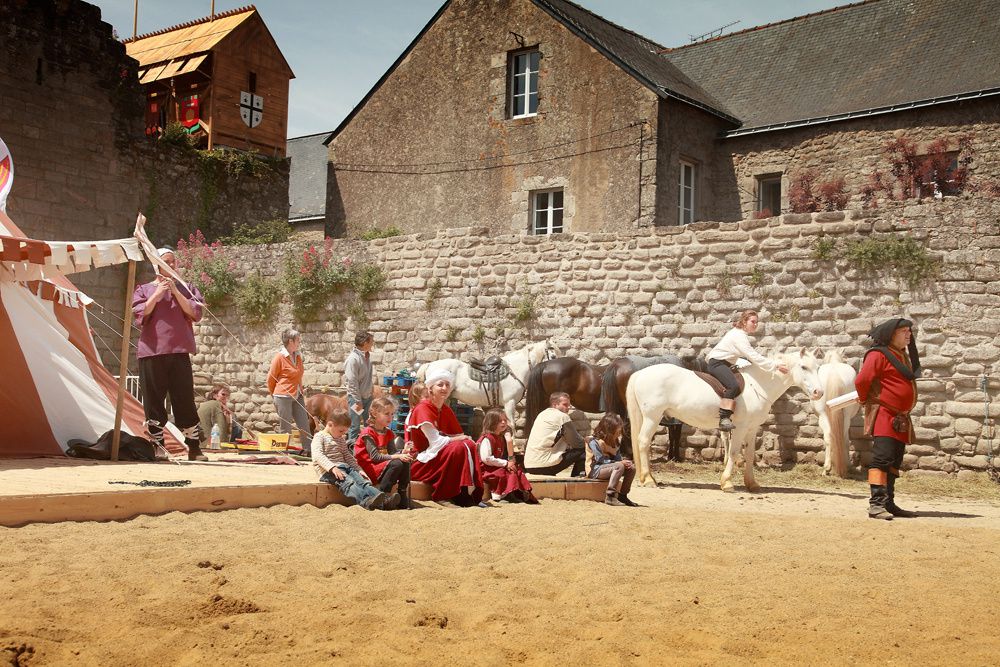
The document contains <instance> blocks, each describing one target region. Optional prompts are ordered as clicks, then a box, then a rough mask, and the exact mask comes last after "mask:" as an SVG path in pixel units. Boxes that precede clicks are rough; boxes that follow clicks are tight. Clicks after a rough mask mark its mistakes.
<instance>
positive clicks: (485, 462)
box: [476, 408, 538, 504]
mask: <svg viewBox="0 0 1000 667" xmlns="http://www.w3.org/2000/svg"><path fill="white" fill-rule="evenodd" d="M509 429H510V424H509V422H508V420H507V414H506V413H505V412H504V411H503V410H500V409H497V408H493V409H492V410H489V411H488V412H487V413H486V416H485V418H484V419H483V435H482V436H480V438H479V442H477V443H476V444H477V446H478V447H479V459H480V461H481V462H482V471H483V483H485V484H489V486H490V489H492V491H491V493H492V497H493V500H495V501H500V500H503V501H506V502H513V503H522V502H523V503H531V504H537V503H538V500H537V499H536V498H535V496H534V495H533V494H532V493H531V482H529V481H528V478H527V477H526V476H525V474H524V471H523V470H521V469H520V468H518V467H517V462H516V461H515V460H514V449H513V443H511V442H509V441H508V440H507V438H508V433H509Z"/></svg>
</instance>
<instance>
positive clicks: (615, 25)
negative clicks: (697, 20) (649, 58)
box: [540, 0, 667, 49]
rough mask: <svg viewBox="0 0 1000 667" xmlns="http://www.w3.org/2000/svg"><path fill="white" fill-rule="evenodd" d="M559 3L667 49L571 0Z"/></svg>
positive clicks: (542, 0)
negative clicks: (571, 6)
mask: <svg viewBox="0 0 1000 667" xmlns="http://www.w3.org/2000/svg"><path fill="white" fill-rule="evenodd" d="M540 1H541V2H544V3H545V4H547V5H549V6H550V7H551V6H552V5H551V3H549V2H548V1H547V0H540ZM560 2H564V3H566V4H567V5H573V6H574V7H576V8H577V9H579V10H581V11H583V12H586V13H587V14H590V15H591V16H593V17H594V18H598V19H600V20H602V21H604V22H605V23H607V24H608V25H610V26H614V27H615V28H618V29H619V30H621V31H622V32H627V33H628V34H630V35H632V36H634V37H638V38H639V39H641V40H642V41H644V42H648V43H650V44H652V45H653V46H656V47H659V48H660V49H666V48H667V47H665V46H663V45H662V44H660V43H659V42H657V41H656V40H653V39H650V38H649V37H647V36H646V35H643V34H640V33H638V32H636V31H635V30H630V29H629V28H626V27H625V26H622V25H618V24H617V23H615V22H614V21H611V20H608V19H606V18H605V17H603V16H601V15H600V14H598V13H597V12H595V11H592V10H590V9H587V8H586V7H584V6H583V5H580V4H577V3H575V2H573V0H560ZM567 19H568V17H567Z"/></svg>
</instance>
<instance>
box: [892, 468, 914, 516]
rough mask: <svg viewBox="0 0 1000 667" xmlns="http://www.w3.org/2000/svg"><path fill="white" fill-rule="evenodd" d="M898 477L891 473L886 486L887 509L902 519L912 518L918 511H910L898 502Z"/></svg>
mask: <svg viewBox="0 0 1000 667" xmlns="http://www.w3.org/2000/svg"><path fill="white" fill-rule="evenodd" d="M896 479H897V478H896V476H895V475H891V474H890V475H889V484H888V486H887V487H886V500H885V509H886V511H887V512H888V513H889V514H891V515H893V516H898V517H899V518H900V519H912V518H913V517H915V516H917V514H916V512H909V511H907V510H904V509H903V508H902V507H900V506H899V505H897V504H896Z"/></svg>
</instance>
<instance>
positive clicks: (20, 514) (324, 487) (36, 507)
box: [0, 483, 349, 526]
mask: <svg viewBox="0 0 1000 667" xmlns="http://www.w3.org/2000/svg"><path fill="white" fill-rule="evenodd" d="M331 504H338V505H347V504H349V503H348V501H347V499H346V498H345V497H344V496H343V495H341V493H340V492H339V491H338V490H337V489H336V488H334V487H333V485H331V484H320V483H315V484H268V485H257V486H217V487H208V488H206V487H187V488H164V489H134V490H133V489H128V490H124V491H105V492H97V493H58V494H37V495H22V496H3V497H0V526H23V525H26V524H29V523H57V522H60V521H121V520H124V519H131V518H133V517H136V516H139V515H141V514H152V515H156V514H167V513H168V512H218V511H220V510H229V509H237V508H240V507H272V506H274V505H314V506H316V507H326V506H327V505H331Z"/></svg>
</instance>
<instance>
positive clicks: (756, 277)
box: [744, 266, 764, 289]
mask: <svg viewBox="0 0 1000 667" xmlns="http://www.w3.org/2000/svg"><path fill="white" fill-rule="evenodd" d="M744 282H746V284H747V287H749V288H750V289H757V288H759V287H760V286H761V285H763V284H764V269H762V268H760V267H759V266H755V267H753V270H752V271H751V272H750V275H749V276H747V277H746V279H745V281H744Z"/></svg>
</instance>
